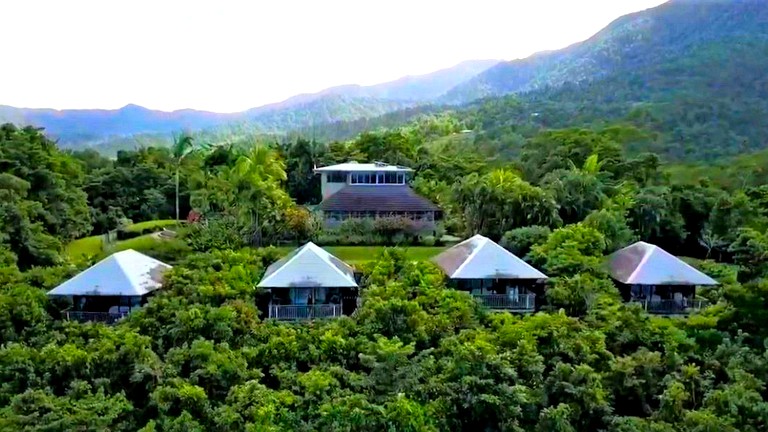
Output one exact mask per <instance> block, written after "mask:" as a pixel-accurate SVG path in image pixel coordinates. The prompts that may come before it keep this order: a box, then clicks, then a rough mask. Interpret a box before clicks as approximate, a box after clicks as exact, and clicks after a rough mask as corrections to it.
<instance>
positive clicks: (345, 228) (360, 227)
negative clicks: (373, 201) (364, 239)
mask: <svg viewBox="0 0 768 432" xmlns="http://www.w3.org/2000/svg"><path fill="white" fill-rule="evenodd" d="M373 229H374V226H373V220H371V219H347V220H345V221H343V222H342V223H341V225H339V228H338V229H337V230H338V232H339V234H341V235H365V234H370V233H371V232H373Z"/></svg>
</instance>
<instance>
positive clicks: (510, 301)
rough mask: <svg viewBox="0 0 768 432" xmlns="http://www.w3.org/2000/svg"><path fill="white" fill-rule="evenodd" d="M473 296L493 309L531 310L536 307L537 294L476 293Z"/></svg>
mask: <svg viewBox="0 0 768 432" xmlns="http://www.w3.org/2000/svg"><path fill="white" fill-rule="evenodd" d="M473 297H474V298H476V299H477V300H478V301H479V302H480V304H482V305H483V306H485V307H487V308H488V309H493V310H507V311H520V312H530V311H533V310H534V309H536V294H518V295H508V294H475V295H473Z"/></svg>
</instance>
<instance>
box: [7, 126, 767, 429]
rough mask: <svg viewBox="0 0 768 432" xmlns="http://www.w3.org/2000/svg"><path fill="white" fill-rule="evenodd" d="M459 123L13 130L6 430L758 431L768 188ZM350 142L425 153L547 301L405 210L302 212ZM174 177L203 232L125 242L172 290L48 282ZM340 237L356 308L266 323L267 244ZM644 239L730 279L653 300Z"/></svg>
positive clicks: (168, 211) (148, 210)
mask: <svg viewBox="0 0 768 432" xmlns="http://www.w3.org/2000/svg"><path fill="white" fill-rule="evenodd" d="M463 127H464V125H462V124H461V123H460V122H458V121H457V120H456V118H454V117H452V116H447V115H441V116H434V117H430V118H427V119H421V120H420V121H419V122H416V123H413V124H409V125H407V126H406V127H401V128H395V129H388V130H382V131H369V132H366V133H364V134H362V135H360V136H359V137H358V138H356V139H355V140H352V141H350V142H348V143H338V142H336V143H329V144H325V143H320V142H312V141H310V140H306V139H297V140H295V141H292V142H289V143H286V144H285V145H279V144H275V143H270V144H268V145H267V144H263V143H258V142H248V143H241V145H237V146H231V147H209V146H206V145H204V144H205V143H197V142H196V141H195V140H194V139H187V138H189V137H182V139H180V140H178V141H177V145H176V146H174V148H173V149H167V148H162V149H157V148H146V149H141V150H138V151H126V152H121V153H120V154H119V155H118V157H117V159H115V160H110V159H105V158H103V157H101V156H100V155H98V154H97V153H94V152H92V151H84V152H74V153H67V152H62V151H61V150H60V149H58V148H57V147H56V146H55V145H54V143H53V142H52V141H51V140H50V139H48V138H47V137H46V136H45V135H43V134H42V133H40V132H39V131H38V130H36V129H34V128H31V127H30V128H24V129H19V128H16V127H14V126H12V125H3V126H1V127H0V162H2V163H0V196H1V197H2V198H3V199H2V200H0V264H2V265H1V266H0V430H2V431H6V430H7V431H22V432H32V431H41V430H56V431H70V430H89V431H90V430H98V431H106V430H109V431H126V432H127V431H137V430H138V431H142V432H152V431H154V432H174V431H196V432H197V431H209V430H216V431H241V430H246V431H247V430H252V431H270V432H277V431H360V432H362V431H379V430H386V431H393V432H401V431H402V432H437V431H488V432H497V431H498V432H501V431H516V432H527V431H531V432H543V431H547V432H574V431H606V432H635V431H643V432H646V431H647V432H651V431H653V432H702V431H713V432H714V431H718V432H721V431H727V432H736V431H738V432H763V431H765V430H766V426H768V394H767V393H766V386H768V362H767V361H766V359H768V330H767V329H766V326H765V323H766V322H768V321H767V320H768V314H767V313H766V311H767V310H768V301H767V299H768V282H767V281H766V278H768V255H767V254H766V251H767V250H768V233H767V232H766V229H768V212H766V209H767V208H768V191H767V190H766V189H767V188H766V186H765V185H764V184H761V185H749V184H746V185H735V187H734V185H732V184H728V185H721V184H718V183H716V182H714V181H710V182H706V181H701V182H689V183H688V184H675V183H671V182H670V181H669V180H668V178H667V176H666V175H665V173H666V172H667V170H668V169H671V168H679V167H670V166H669V165H667V164H665V163H664V162H663V161H662V160H661V158H660V157H659V156H658V155H655V154H644V155H640V156H636V155H632V154H629V153H628V152H627V151H626V148H627V145H626V143H627V142H632V141H633V140H634V137H635V135H636V132H637V131H636V129H633V128H628V127H626V126H623V125H606V126H605V127H603V128H602V129H600V130H589V129H573V128H570V129H558V130H544V131H541V132H539V133H536V134H535V135H534V136H533V137H532V138H530V139H526V140H524V142H523V143H522V146H521V150H520V152H519V157H512V156H509V158H510V159H511V160H510V161H507V160H503V159H498V158H497V159H491V160H488V159H486V158H484V157H483V156H482V155H481V154H478V153H477V152H467V151H466V146H467V143H466V142H465V141H464V140H466V139H469V140H475V139H476V138H475V137H474V134H473V133H461V130H462V128H463ZM179 143H183V145H179ZM180 155H184V157H181V156H180ZM351 158H354V159H360V160H389V161H393V162H395V163H400V164H406V165H408V166H412V167H414V169H415V172H414V179H413V181H412V183H411V186H412V187H413V188H414V189H416V190H417V191H418V192H419V193H420V194H422V195H424V196H426V197H429V198H430V199H431V200H433V201H434V202H436V203H439V204H440V206H441V207H442V209H443V211H444V213H445V217H444V219H443V221H442V223H441V225H442V226H441V227H439V228H440V230H447V231H450V232H452V233H455V234H458V235H461V236H462V237H466V236H468V235H473V234H476V233H480V234H483V235H485V236H488V237H490V238H492V239H493V240H495V241H498V242H499V243H500V244H501V245H502V246H503V247H505V248H507V249H508V250H510V251H512V252H514V253H515V254H517V255H518V256H520V257H521V258H523V259H525V260H526V261H528V262H529V263H531V265H533V266H535V267H536V268H538V269H540V270H541V271H542V272H544V273H545V274H547V276H549V278H550V279H549V280H548V282H547V286H546V289H545V290H544V291H543V292H542V295H541V296H537V298H536V302H537V305H539V306H540V310H538V311H536V312H535V313H531V314H521V315H515V314H511V313H506V312H503V313H501V312H494V313H492V312H490V311H489V310H487V309H486V308H484V307H483V306H481V304H480V303H479V302H477V301H476V300H475V299H473V298H472V296H471V295H470V294H469V293H468V292H463V291H459V290H456V289H454V288H453V287H452V285H451V284H450V282H449V281H447V280H446V278H445V275H444V274H443V273H442V271H441V270H439V269H438V268H436V267H435V266H434V265H433V264H432V263H430V262H429V260H428V259H429V258H430V257H431V255H432V254H434V253H437V252H438V251H439V250H440V246H434V247H420V248H415V247H413V243H414V242H416V241H427V240H429V241H430V242H433V243H434V242H436V238H430V239H426V238H418V236H417V235H416V234H414V233H413V232H411V231H410V228H409V225H408V224H407V223H405V222H404V221H403V220H401V219H396V218H395V219H389V220H388V219H387V218H381V219H379V220H378V221H354V220H351V221H350V220H347V221H345V222H344V223H343V224H342V226H341V227H339V228H333V229H331V228H324V227H322V225H321V224H319V223H318V221H317V219H316V218H315V217H313V215H312V214H311V213H310V212H309V211H308V210H307V209H306V208H305V207H304V206H303V205H304V204H311V203H314V202H316V201H317V200H318V199H319V197H318V192H319V188H318V184H317V177H316V176H314V175H313V174H312V168H313V166H314V165H315V164H330V163H334V162H337V161H344V160H348V159H351ZM177 172H178V175H179V180H180V181H179V193H178V196H179V201H180V207H181V212H182V214H187V213H188V211H189V210H190V209H192V210H194V212H193V213H191V214H190V217H189V223H188V224H187V226H185V227H183V228H181V229H180V230H179V235H178V236H177V237H175V238H170V239H168V240H164V241H156V240H155V239H153V238H152V237H146V236H139V237H135V238H132V239H130V240H126V241H125V242H120V243H118V244H117V245H116V247H115V248H114V249H113V250H120V249H122V248H124V247H131V248H133V249H136V250H139V251H141V252H143V253H146V254H148V255H150V256H153V257H156V258H157V259H160V260H162V261H164V262H167V263H170V264H173V265H174V268H173V270H171V271H170V272H168V273H166V274H165V275H164V279H163V286H162V288H161V289H159V290H158V291H157V292H156V293H155V294H154V295H153V296H152V297H151V298H149V299H148V302H147V303H146V304H145V305H143V306H142V308H141V309H140V310H137V311H133V312H131V313H130V314H129V315H128V316H127V317H126V318H124V319H122V320H120V321H119V322H117V323H115V324H114V325H105V324H101V323H87V324H83V323H79V322H76V321H68V320H66V319H65V314H63V313H62V311H63V310H65V309H68V308H71V307H73V303H72V302H70V301H69V300H68V299H58V298H49V297H47V296H46V293H47V292H48V291H49V290H50V289H52V288H54V287H56V286H58V285H59V284H60V283H62V282H63V281H65V280H67V279H69V278H71V277H72V276H74V275H75V274H77V273H78V272H79V271H81V270H83V269H84V268H85V267H86V265H87V264H86V263H85V262H84V261H86V260H77V261H72V260H71V259H70V258H69V257H68V256H67V255H66V254H65V253H62V244H66V243H68V242H69V241H71V240H72V239H74V238H78V237H81V236H84V235H87V234H94V235H97V234H99V233H102V232H105V231H109V230H112V229H115V228H117V227H119V226H125V225H126V221H125V219H126V218H129V219H131V220H132V222H135V223H138V225H137V226H138V227H139V228H141V229H156V228H158V226H159V225H163V224H164V223H167V222H159V223H158V222H155V221H156V220H161V221H162V220H166V221H167V220H168V219H172V218H173V215H174V213H175V208H174V207H175V201H176V197H177V194H176V192H175V190H176V188H175V179H176V173H177ZM149 221H152V222H149ZM382 221H383V223H382ZM121 231H123V235H128V234H131V235H132V234H137V233H136V232H133V231H136V229H134V230H130V231H129V230H125V229H123V230H121ZM323 239H324V240H325V241H328V239H331V240H337V241H338V243H337V244H336V245H329V246H328V249H329V250H330V251H333V252H336V253H338V254H339V256H340V257H344V258H346V259H351V260H354V261H356V263H355V264H356V265H357V269H358V270H359V271H360V273H361V276H362V277H361V279H360V284H361V289H360V302H359V306H358V307H357V309H356V312H355V313H354V314H352V315H351V316H348V317H340V318H335V319H326V320H322V319H316V320H312V321H304V322H276V321H274V320H270V319H267V318H266V317H265V316H264V312H263V310H264V307H263V306H264V301H265V298H267V296H268V295H269V294H268V293H267V292H265V290H263V289H261V288H259V287H258V282H259V281H260V280H261V278H262V275H263V274H264V272H265V269H266V268H267V267H268V266H269V265H270V264H271V263H273V262H275V261H276V260H278V259H279V258H281V257H282V256H283V255H284V254H285V252H287V250H288V249H289V248H287V247H283V248H276V247H272V245H284V244H285V243H291V244H295V245H299V244H302V243H304V242H306V241H308V240H315V241H318V242H319V241H321V240H323ZM380 239H384V240H386V241H387V242H388V243H390V244H395V243H397V244H400V245H405V246H408V247H407V248H405V249H403V248H383V247H381V245H373V244H372V240H373V241H374V242H375V241H378V240H380ZM396 239H398V240H396ZM637 240H643V241H648V242H652V243H655V244H658V245H660V246H663V247H664V248H665V249H667V250H669V251H670V252H673V253H675V254H678V255H683V256H689V257H693V258H695V259H692V260H690V262H692V263H693V264H694V265H696V266H697V267H698V268H700V269H701V270H702V271H704V272H706V273H707V274H709V275H711V276H712V277H714V278H716V279H717V280H718V282H719V283H720V285H716V286H712V287H707V288H699V289H697V291H696V299H695V300H696V301H697V302H706V304H708V305H709V306H708V307H706V308H704V309H703V310H702V311H701V312H694V313H692V314H691V315H690V316H686V317H676V318H661V317H657V316H652V315H649V314H648V313H647V311H646V310H645V309H644V308H643V307H641V306H640V305H638V304H631V303H626V302H624V301H623V298H622V297H621V295H620V292H619V290H618V289H617V287H616V285H615V284H614V281H613V280H612V279H611V278H610V276H609V274H607V273H606V268H605V265H604V264H605V260H606V255H607V254H610V253H611V252H613V251H616V250H617V249H620V248H622V247H624V246H626V245H628V244H631V243H633V242H635V241H637ZM353 242H354V243H356V244H363V245H365V246H364V247H355V248H349V247H346V246H340V244H342V243H345V244H346V243H353ZM93 259H98V257H93Z"/></svg>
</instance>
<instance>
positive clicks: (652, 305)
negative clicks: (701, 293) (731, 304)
mask: <svg viewBox="0 0 768 432" xmlns="http://www.w3.org/2000/svg"><path fill="white" fill-rule="evenodd" d="M632 303H638V304H640V305H641V306H642V308H643V309H645V310H646V311H648V313H652V314H660V315H683V314H687V313H691V312H693V311H698V310H701V309H703V308H705V307H706V306H707V305H708V304H709V303H708V302H707V301H706V300H699V299H695V300H689V299H681V300H632Z"/></svg>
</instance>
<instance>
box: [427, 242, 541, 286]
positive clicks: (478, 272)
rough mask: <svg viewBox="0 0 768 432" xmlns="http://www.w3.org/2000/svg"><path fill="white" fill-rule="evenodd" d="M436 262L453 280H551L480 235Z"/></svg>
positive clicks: (457, 246)
mask: <svg viewBox="0 0 768 432" xmlns="http://www.w3.org/2000/svg"><path fill="white" fill-rule="evenodd" d="M433 261H434V262H435V263H436V264H437V265H438V266H439V267H440V268H442V269H443V271H444V272H445V273H446V274H447V275H448V277H450V278H451V279H535V280H538V279H547V275H545V274H544V273H542V272H540V271H538V270H536V269H535V268H533V267H532V266H531V265H529V264H528V263H527V262H525V261H523V260H522V259H520V258H518V257H517V256H516V255H515V254H513V253H512V252H510V251H508V250H506V249H504V248H503V247H501V246H499V245H498V244H497V243H496V242H494V241H492V240H491V239H489V238H487V237H484V236H482V235H479V234H478V235H476V236H474V237H472V238H470V239H467V240H464V241H463V242H461V243H459V244H457V245H455V246H453V247H451V248H449V249H448V250H446V251H444V252H443V253H441V254H440V255H438V256H436V257H435V258H433Z"/></svg>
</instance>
